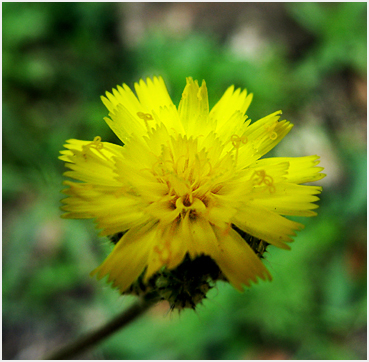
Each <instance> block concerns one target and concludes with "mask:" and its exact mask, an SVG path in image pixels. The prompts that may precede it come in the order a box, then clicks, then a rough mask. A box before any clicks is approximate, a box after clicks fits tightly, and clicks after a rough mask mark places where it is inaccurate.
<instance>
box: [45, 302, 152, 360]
mask: <svg viewBox="0 0 369 362" xmlns="http://www.w3.org/2000/svg"><path fill="white" fill-rule="evenodd" d="M154 304H155V303H154V302H153V301H146V300H140V301H138V302H137V303H135V304H134V305H132V306H131V307H130V308H128V309H127V310H125V311H124V312H123V313H122V314H120V315H118V316H117V317H116V318H115V319H113V320H112V321H110V322H108V323H107V324H106V325H105V326H103V327H101V328H99V329H97V330H96V331H93V332H91V333H89V334H87V335H85V336H82V337H81V338H80V339H79V340H77V341H74V342H72V343H70V344H68V345H66V346H64V347H62V348H61V349H59V350H58V351H55V352H52V353H51V354H50V355H48V356H46V357H45V358H44V359H47V360H61V359H71V357H73V356H75V355H78V354H79V353H82V352H83V351H85V350H86V349H87V348H89V347H91V346H94V345H95V344H96V343H99V342H101V341H102V340H103V339H105V338H107V337H109V336H110V335H112V334H113V333H114V332H116V331H118V330H119V329H121V328H123V327H125V326H126V325H128V324H129V323H130V322H132V321H134V320H135V319H137V318H138V317H140V316H141V315H143V314H144V313H145V312H146V311H147V310H148V309H149V308H150V307H151V306H153V305H154Z"/></svg>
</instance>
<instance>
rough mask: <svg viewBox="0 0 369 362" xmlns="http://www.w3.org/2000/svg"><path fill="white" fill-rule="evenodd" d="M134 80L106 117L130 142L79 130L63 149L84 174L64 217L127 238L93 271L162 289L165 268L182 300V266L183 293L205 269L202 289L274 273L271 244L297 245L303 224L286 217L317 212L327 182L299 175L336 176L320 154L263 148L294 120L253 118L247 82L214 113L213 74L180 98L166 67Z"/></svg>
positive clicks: (73, 173)
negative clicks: (171, 90)
mask: <svg viewBox="0 0 369 362" xmlns="http://www.w3.org/2000/svg"><path fill="white" fill-rule="evenodd" d="M135 90H136V93H137V97H136V96H135V95H134V93H133V92H132V91H131V89H130V88H129V87H128V86H127V85H125V84H124V85H123V87H120V86H118V87H117V89H113V91H112V93H108V92H107V93H106V97H102V101H103V103H104V104H105V106H106V107H107V108H108V110H109V118H105V121H106V122H107V123H108V125H109V126H110V128H111V129H112V130H113V131H114V132H115V134H116V135H117V136H118V137H119V138H120V139H121V141H122V142H123V143H124V146H118V145H115V144H111V143H107V142H102V141H101V138H100V137H95V139H94V140H93V141H92V142H91V141H79V140H75V139H71V140H68V141H67V144H66V145H65V147H66V149H67V150H64V151H61V154H62V156H60V159H61V160H63V161H66V162H67V163H66V166H67V167H68V168H69V169H70V171H67V172H66V173H65V176H68V177H70V178H73V179H76V180H78V181H80V182H72V181H65V182H64V184H65V185H67V186H69V188H68V189H66V190H64V193H66V194H67V195H68V196H69V197H67V198H66V199H64V200H63V202H64V203H65V205H64V206H63V210H65V211H66V214H64V217H67V218H93V219H95V221H96V224H97V227H98V228H99V229H101V230H102V232H101V235H107V236H112V238H113V240H114V242H115V243H116V245H115V248H114V249H113V251H112V252H111V254H110V255H109V256H108V257H107V259H106V260H105V261H104V262H103V263H102V265H100V266H99V267H98V268H97V269H96V270H95V271H94V272H93V273H94V274H97V276H98V277H99V278H102V277H104V276H106V275H109V277H108V280H109V281H112V282H113V285H114V286H115V287H118V288H119V289H120V291H121V292H126V293H127V292H132V293H136V294H140V292H142V293H144V292H145V291H147V289H150V288H153V282H152V280H153V278H154V277H155V281H154V284H155V287H156V288H157V289H159V290H164V291H165V292H164V293H162V294H161V298H164V299H168V300H172V301H173V300H174V302H173V303H174V304H176V303H175V298H176V296H175V295H174V294H175V293H174V292H173V291H168V288H169V287H168V285H170V284H173V283H174V282H172V281H171V280H174V279H175V280H178V279H180V275H184V274H185V275H186V278H185V279H183V280H181V282H180V284H181V285H180V286H178V288H179V289H180V291H177V294H176V295H177V298H178V294H181V293H182V294H189V293H190V292H189V291H188V290H189V289H191V288H192V286H191V287H186V286H184V284H186V282H187V281H188V280H190V279H191V278H192V279H194V278H195V275H198V277H199V279H201V280H200V281H199V282H198V285H197V286H196V288H197V289H196V292H194V293H195V294H196V293H197V294H196V295H198V296H199V295H201V296H202V297H203V296H204V295H205V294H206V291H207V290H208V289H209V288H210V285H209V283H208V280H209V278H210V279H211V280H213V281H215V280H216V279H224V280H227V281H229V283H231V284H232V285H233V286H234V287H235V288H237V289H238V290H242V289H243V286H244V285H246V286H249V285H250V283H251V282H257V278H258V277H259V278H261V279H271V277H270V274H269V272H268V271H267V269H266V268H265V266H264V265H263V263H262V261H261V260H260V257H261V255H262V252H263V251H264V250H265V246H266V245H268V244H272V245H275V246H277V247H279V248H283V249H289V246H288V245H287V244H286V243H288V242H290V241H292V239H291V236H293V235H295V231H296V230H299V229H301V228H302V227H303V225H302V224H299V223H297V222H295V221H291V220H289V219H287V218H285V217H284V216H285V215H296V216H313V215H316V213H315V212H314V211H313V209H315V208H317V207H318V206H317V205H315V204H314V202H315V201H317V200H318V197H317V196H316V195H317V194H319V193H320V192H321V187H318V186H306V185H300V184H302V183H306V182H311V181H316V180H319V179H321V178H323V177H324V176H325V175H324V174H322V173H320V172H321V171H322V168H321V167H317V166H316V165H317V164H318V163H319V161H318V158H319V157H318V156H307V157H296V158H293V157H274V158H262V157H263V156H264V155H265V154H266V153H267V152H268V151H270V150H271V149H272V148H273V147H274V146H276V145H277V143H279V141H280V140H281V139H282V138H283V137H284V136H285V135H286V134H287V133H288V132H289V131H290V129H291V128H292V124H291V123H289V122H287V121H285V120H283V121H280V120H279V118H280V114H281V112H280V111H279V112H275V113H273V114H271V115H269V116H266V117H264V118H262V119H260V120H258V121H257V122H254V123H253V124H250V123H251V121H250V120H247V116H246V115H245V113H246V111H247V109H248V107H249V105H250V103H251V99H252V94H247V92H246V90H243V91H241V90H240V89H237V90H234V87H233V86H232V87H230V88H228V89H227V91H226V92H225V93H224V95H223V96H222V98H221V99H220V100H219V102H218V103H217V104H216V105H215V106H214V107H213V108H212V109H211V110H210V111H209V104H208V94H207V88H206V85H205V82H204V81H203V82H202V85H201V86H199V84H198V82H197V81H194V80H193V79H192V78H187V84H186V87H185V89H184V91H183V94H182V99H181V101H180V103H179V106H178V108H177V107H176V106H175V105H174V104H173V102H172V100H171V98H170V97H169V95H168V92H167V89H166V87H165V84H164V81H163V79H162V78H161V77H159V78H156V77H154V78H153V79H152V80H151V79H149V78H148V79H147V81H146V83H145V82H144V81H142V80H141V81H140V82H139V83H136V84H135ZM195 261H197V262H196V264H195ZM198 264H201V265H207V266H206V268H205V269H201V268H200V269H201V271H199V269H198V268H197V265H198ZM183 265H185V266H186V268H184V267H183ZM185 269H186V270H185ZM204 270H205V271H204ZM171 271H173V273H175V274H173V273H172V274H171V276H168V275H169V274H170V273H171ZM190 271H192V272H190ZM168 273H169V274H168ZM188 273H190V274H188ZM192 279H191V280H192ZM150 280H151V282H150ZM160 288H161V289H160ZM181 288H182V289H181ZM186 288H187V289H186ZM169 289H170V288H169ZM172 289H173V288H172ZM166 295H167V296H166ZM201 296H200V297H198V298H197V299H199V300H200V299H202V297H201ZM171 298H172V299H171ZM197 299H196V298H195V297H194V298H192V299H191V300H190V301H185V302H182V306H183V307H186V306H191V307H192V306H193V305H192V304H196V302H197ZM173 303H172V305H174V304H173Z"/></svg>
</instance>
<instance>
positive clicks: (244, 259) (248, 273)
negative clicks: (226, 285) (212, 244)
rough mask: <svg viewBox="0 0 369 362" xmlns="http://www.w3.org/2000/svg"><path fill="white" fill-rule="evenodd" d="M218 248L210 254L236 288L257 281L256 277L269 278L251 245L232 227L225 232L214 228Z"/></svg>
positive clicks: (241, 288) (241, 287)
mask: <svg viewBox="0 0 369 362" xmlns="http://www.w3.org/2000/svg"><path fill="white" fill-rule="evenodd" d="M215 232H216V235H217V238H218V243H219V249H218V250H216V251H214V252H213V253H212V254H211V257H212V258H213V259H214V260H215V262H216V263H217V264H218V266H219V267H220V269H221V270H222V272H223V273H224V275H225V276H226V277H227V279H228V280H229V282H230V283H231V284H232V285H233V286H234V287H235V288H236V289H238V290H240V291H242V290H243V285H246V286H250V283H251V281H252V282H254V283H257V277H259V278H261V279H263V280H265V279H269V280H271V275H270V274H269V272H268V270H267V269H266V268H265V266H264V264H263V263H262V262H261V261H260V259H259V258H258V257H257V256H256V254H255V253H254V251H253V250H252V249H251V247H250V246H249V245H248V244H247V243H246V241H245V240H244V239H242V237H241V236H240V235H239V234H238V233H237V232H235V231H234V230H233V229H230V230H228V232H227V233H224V232H222V231H220V230H219V229H216V228H215Z"/></svg>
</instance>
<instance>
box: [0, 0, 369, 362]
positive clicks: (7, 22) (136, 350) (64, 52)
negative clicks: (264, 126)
mask: <svg viewBox="0 0 369 362" xmlns="http://www.w3.org/2000/svg"><path fill="white" fill-rule="evenodd" d="M281 6H282V7H283V8H284V11H285V16H286V17H287V18H288V19H290V20H291V21H292V22H294V24H295V26H296V29H298V30H299V31H300V32H301V33H303V34H306V35H307V36H309V37H310V38H311V39H312V41H311V45H309V46H307V47H306V48H304V49H302V50H301V52H300V55H299V56H298V57H297V58H294V59H292V58H291V57H290V56H289V52H288V44H281V43H280V42H276V41H274V39H273V38H272V36H271V35H270V39H269V42H268V46H267V49H268V50H267V51H266V52H265V53H263V54H262V55H261V56H259V57H257V58H252V57H249V58H248V57H242V56H239V55H237V54H235V53H234V51H233V50H232V49H231V48H230V46H229V44H227V43H225V42H221V41H220V40H219V39H218V37H217V36H216V34H215V35H214V36H212V35H211V34H209V33H207V34H205V33H202V32H200V31H191V32H189V33H188V34H186V35H183V36H173V35H172V34H170V32H169V31H168V30H166V29H165V28H163V27H160V26H156V28H155V29H147V30H146V32H145V33H144V36H143V37H142V39H140V41H138V42H137V44H136V45H134V46H127V45H126V43H125V42H124V41H122V38H123V39H124V36H122V34H121V33H122V24H124V23H125V21H126V18H127V17H129V16H130V13H129V11H130V7H129V6H128V5H127V4H125V5H119V4H113V3H3V5H2V7H3V8H2V9H3V173H2V175H3V351H4V352H3V353H4V354H3V357H4V358H22V357H23V358H25V359H27V358H37V357H40V356H36V357H34V356H32V355H27V353H30V352H27V348H28V347H30V346H35V347H37V348H39V351H40V353H42V352H45V349H49V348H51V346H55V344H57V343H58V341H59V343H60V341H67V340H71V339H73V338H76V337H77V336H78V335H80V333H83V332H84V331H86V330H89V329H91V328H93V327H96V326H98V325H101V324H103V323H104V321H106V320H107V319H109V318H111V317H113V316H114V315H116V314H117V313H118V312H119V311H120V310H121V309H122V308H124V307H125V306H126V305H127V304H129V303H130V302H131V299H129V298H121V297H119V295H118V293H117V292H116V291H114V290H111V289H110V288H109V287H108V286H105V285H103V283H98V282H97V281H95V280H93V279H90V278H89V276H88V274H89V272H90V271H91V270H92V269H93V268H95V267H96V266H97V265H98V264H99V263H100V262H101V261H102V260H103V259H104V256H105V255H107V253H108V251H109V250H110V249H111V246H110V245H109V243H108V241H107V240H102V239H99V238H98V237H97V235H96V234H97V233H96V231H95V230H94V228H93V225H92V223H90V222H88V221H83V222H80V221H66V220H61V219H60V210H59V204H60V199H61V198H62V195H61V194H60V190H61V188H62V180H63V178H62V172H63V170H64V167H63V164H62V162H60V161H58V160H57V156H58V152H59V150H60V149H61V148H62V145H63V143H64V141H65V140H66V139H68V138H80V139H92V138H93V137H94V136H96V135H100V136H102V138H103V139H104V140H109V141H112V142H119V140H117V138H116V137H115V135H113V133H112V132H111V131H110V129H109V128H108V127H107V126H106V124H105V123H104V121H103V120H102V119H103V117H104V116H105V115H106V114H107V111H106V110H105V109H104V107H103V105H102V103H101V102H100V101H99V98H98V97H99V96H100V95H101V94H103V93H104V92H105V91H106V90H109V91H110V90H111V88H112V87H115V86H116V85H117V84H119V83H122V82H125V83H127V84H128V85H130V86H132V85H133V82H134V81H137V80H139V79H140V78H142V77H146V76H152V75H156V74H161V75H163V77H164V79H165V80H166V82H167V85H168V88H169V91H170V93H171V94H172V95H173V100H174V102H175V103H178V101H179V99H180V96H181V93H182V90H183V87H184V84H185V77H187V76H192V77H194V78H196V79H199V80H201V79H205V80H206V82H207V85H208V88H209V96H210V102H211V105H214V103H215V102H216V100H217V99H218V98H219V97H220V96H221V95H222V93H223V92H224V90H225V89H226V88H227V87H228V86H229V85H231V84H235V86H237V87H242V88H244V87H246V88H247V89H248V90H249V91H251V92H253V93H254V101H253V103H252V105H251V107H250V113H249V116H250V118H252V119H253V120H256V119H257V118H261V117H263V116H265V115H267V114H269V113H271V112H273V111H275V110H278V109H283V111H284V112H285V114H287V115H288V118H289V119H290V120H293V117H296V119H297V120H298V119H302V121H300V123H299V124H300V125H301V126H302V125H303V123H304V124H305V123H308V127H311V128H314V129H315V130H318V129H320V130H321V132H322V137H321V139H320V144H319V149H320V150H323V151H324V150H329V152H328V156H329V155H331V156H332V155H333V156H334V157H333V158H332V157H328V156H327V158H326V159H324V152H323V154H322V164H323V166H326V167H327V166H328V163H329V162H333V163H336V168H337V169H339V170H340V171H341V174H338V176H337V179H336V182H331V183H327V184H326V186H325V190H324V192H323V194H322V201H321V207H320V209H319V216H318V217H317V218H314V219H311V220H304V221H303V222H304V223H305V224H306V229H305V230H304V231H303V232H301V233H300V234H299V235H298V236H297V237H296V240H295V242H294V244H293V246H292V251H290V252H286V251H284V250H277V249H275V248H273V247H269V249H268V254H267V257H266V264H267V266H268V268H269V269H270V270H271V272H272V274H273V276H274V280H273V282H272V283H261V284H259V285H255V286H253V288H251V289H249V290H247V291H246V292H245V293H243V294H239V293H238V292H236V291H235V290H234V289H233V288H231V287H230V286H228V285H224V284H221V283H219V285H218V286H217V288H216V289H214V290H212V292H211V294H210V295H209V298H208V300H207V301H205V303H204V305H203V306H201V307H199V309H198V311H197V312H196V313H194V312H193V311H185V312H183V313H181V314H180V315H179V316H178V315H177V314H175V313H174V314H172V313H170V312H167V309H166V307H165V306H160V305H159V306H158V307H157V308H155V309H153V310H152V311H151V312H150V313H148V315H147V316H145V317H144V318H142V319H140V320H139V321H137V322H136V323H134V324H132V325H131V326H129V327H128V328H127V329H126V330H123V331H121V332H119V333H117V334H116V335H115V336H113V337H112V338H110V339H109V340H107V341H106V342H104V343H102V344H101V346H98V347H97V348H96V350H95V351H92V352H91V353H90V355H89V357H90V358H106V359H271V358H277V359H283V358H292V359H363V358H365V356H366V337H365V333H366V275H365V270H366V243H365V241H366V182H367V180H366V144H365V142H363V141H360V139H357V138H356V137H357V133H355V132H354V131H353V130H354V126H355V127H358V125H359V126H360V119H361V118H360V116H361V114H362V113H363V110H362V109H360V107H359V106H358V103H357V100H356V98H355V97H353V96H350V97H348V102H347V103H345V104H344V107H346V108H348V111H349V112H350V115H351V116H352V118H351V119H350V120H346V118H344V116H342V118H343V119H344V120H345V121H348V122H343V123H339V122H338V120H337V119H336V118H334V117H335V115H336V113H334V112H333V113H332V112H331V109H330V110H329V112H328V113H324V114H323V116H321V117H320V121H319V122H318V123H317V122H315V123H314V122H310V123H309V122H308V118H309V117H310V116H309V114H307V115H306V116H304V110H305V109H309V108H314V107H315V105H316V100H317V95H318V96H319V99H318V100H319V101H320V102H322V103H324V104H326V103H328V107H330V108H334V107H335V106H334V104H332V103H329V102H328V101H327V100H329V99H330V98H329V96H330V95H332V97H335V94H336V93H335V89H334V88H329V87H328V92H327V88H326V83H327V82H329V81H331V80H332V79H334V80H336V79H337V80H338V82H340V81H341V80H342V78H344V79H346V78H347V77H348V78H349V79H350V80H352V79H365V83H366V3H336V4H321V3H289V4H281ZM334 84H336V83H334ZM339 84H340V85H341V86H342V87H343V89H344V90H346V83H343V85H342V84H341V83H339ZM347 92H348V93H350V91H347ZM351 93H352V92H351ZM351 93H350V94H351ZM365 112H366V110H365V111H364V113H365ZM325 115H327V117H325ZM332 117H333V118H334V120H335V121H336V122H337V123H334V122H333V123H332V122H330V121H329V118H332ZM338 118H339V117H338ZM355 119H356V120H357V119H358V120H359V121H357V122H356V123H355V124H354V121H355ZM302 122H303V123H302ZM364 122H365V118H364ZM296 123H298V121H297V122H296ZM293 137H294V136H293V132H292V134H291V135H290V136H289V138H288V139H289V140H292V139H293ZM288 139H286V142H287V144H288ZM288 147H289V146H287V149H288ZM290 148H291V149H292V148H293V147H292V145H290ZM313 152H315V151H313ZM316 153H319V151H316Z"/></svg>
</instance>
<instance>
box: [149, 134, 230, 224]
mask: <svg viewBox="0 0 369 362" xmlns="http://www.w3.org/2000/svg"><path fill="white" fill-rule="evenodd" d="M198 143H199V140H198V139H192V138H190V139H187V138H186V137H185V136H177V137H171V138H170V140H169V141H168V142H167V144H165V145H162V148H161V149H162V152H161V154H160V156H158V160H157V162H156V163H155V164H154V165H153V167H152V171H151V172H152V174H153V175H154V176H155V178H156V180H157V181H158V182H160V183H163V184H165V185H166V186H167V193H166V195H165V197H164V198H165V200H166V201H165V202H167V203H168V205H169V206H168V209H167V210H166V211H168V212H173V210H175V213H176V214H177V216H176V217H177V218H183V217H185V216H186V214H189V217H190V218H195V217H197V216H199V215H201V214H204V213H205V212H206V209H207V207H209V204H210V200H211V198H212V197H213V195H214V194H216V193H218V192H219V191H220V190H221V189H222V187H223V184H224V182H225V181H226V180H229V179H230V177H233V172H232V171H233V168H234V167H233V162H232V159H231V157H230V156H229V155H225V156H222V157H220V156H221V155H220V154H221V151H222V148H221V147H218V149H217V152H214V150H210V149H209V150H207V149H206V148H205V147H204V146H202V147H201V149H200V147H199V144H198ZM227 161H228V162H227ZM158 202H162V200H158Z"/></svg>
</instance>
